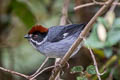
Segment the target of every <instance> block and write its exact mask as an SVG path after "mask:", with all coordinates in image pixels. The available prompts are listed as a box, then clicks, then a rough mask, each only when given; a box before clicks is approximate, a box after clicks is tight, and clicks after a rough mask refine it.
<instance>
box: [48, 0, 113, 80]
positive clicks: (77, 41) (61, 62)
mask: <svg viewBox="0 0 120 80" xmlns="http://www.w3.org/2000/svg"><path fill="white" fill-rule="evenodd" d="M112 3H113V0H108V1H107V2H106V5H103V6H102V7H101V8H100V10H99V11H98V12H97V13H96V14H95V16H94V17H93V18H92V19H91V20H90V21H89V23H88V24H87V25H86V26H85V28H84V30H83V31H82V32H81V34H80V35H79V37H78V39H77V40H76V41H75V42H74V43H73V45H72V46H71V48H70V49H69V50H68V52H67V53H66V54H65V56H64V57H63V58H62V59H61V61H60V65H62V66H64V65H65V63H66V61H68V59H69V57H70V56H71V55H72V53H73V52H74V51H75V49H76V48H77V47H78V45H79V44H80V43H81V42H82V41H83V39H82V38H81V37H86V36H87V34H88V32H89V31H90V29H91V28H92V25H93V23H94V22H95V21H96V19H97V18H98V17H99V16H100V15H102V13H103V12H104V11H105V10H106V9H107V8H108V7H109V6H110V5H111V4H112ZM59 71H60V67H57V68H56V69H55V73H54V74H52V75H51V76H50V79H49V80H54V79H55V77H56V76H57V74H58V73H59Z"/></svg>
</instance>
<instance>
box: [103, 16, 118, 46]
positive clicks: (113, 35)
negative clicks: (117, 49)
mask: <svg viewBox="0 0 120 80" xmlns="http://www.w3.org/2000/svg"><path fill="white" fill-rule="evenodd" d="M119 34H120V18H117V19H116V20H115V21H114V24H113V26H112V28H111V29H110V31H109V32H108V40H107V42H106V44H105V45H106V46H108V47H110V46H112V45H115V44H116V43H117V42H119V41H120V35H119Z"/></svg>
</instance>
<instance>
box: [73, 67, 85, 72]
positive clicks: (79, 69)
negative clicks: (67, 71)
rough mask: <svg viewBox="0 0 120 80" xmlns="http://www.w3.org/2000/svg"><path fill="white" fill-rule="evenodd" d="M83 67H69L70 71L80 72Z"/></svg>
mask: <svg viewBox="0 0 120 80" xmlns="http://www.w3.org/2000/svg"><path fill="white" fill-rule="evenodd" d="M83 69H84V68H83V67H82V66H75V67H73V68H72V69H71V73H77V72H82V71H83Z"/></svg>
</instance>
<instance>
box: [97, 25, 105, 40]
mask: <svg viewBox="0 0 120 80" xmlns="http://www.w3.org/2000/svg"><path fill="white" fill-rule="evenodd" d="M97 34H98V38H99V39H100V41H102V42H105V41H106V38H107V32H106V29H105V27H104V25H103V24H101V23H98V27H97Z"/></svg>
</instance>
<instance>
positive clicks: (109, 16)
mask: <svg viewBox="0 0 120 80" xmlns="http://www.w3.org/2000/svg"><path fill="white" fill-rule="evenodd" d="M114 19H115V13H114V12H113V11H108V12H107V14H106V16H105V20H106V21H107V23H108V27H111V26H112V24H113V22H114Z"/></svg>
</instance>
